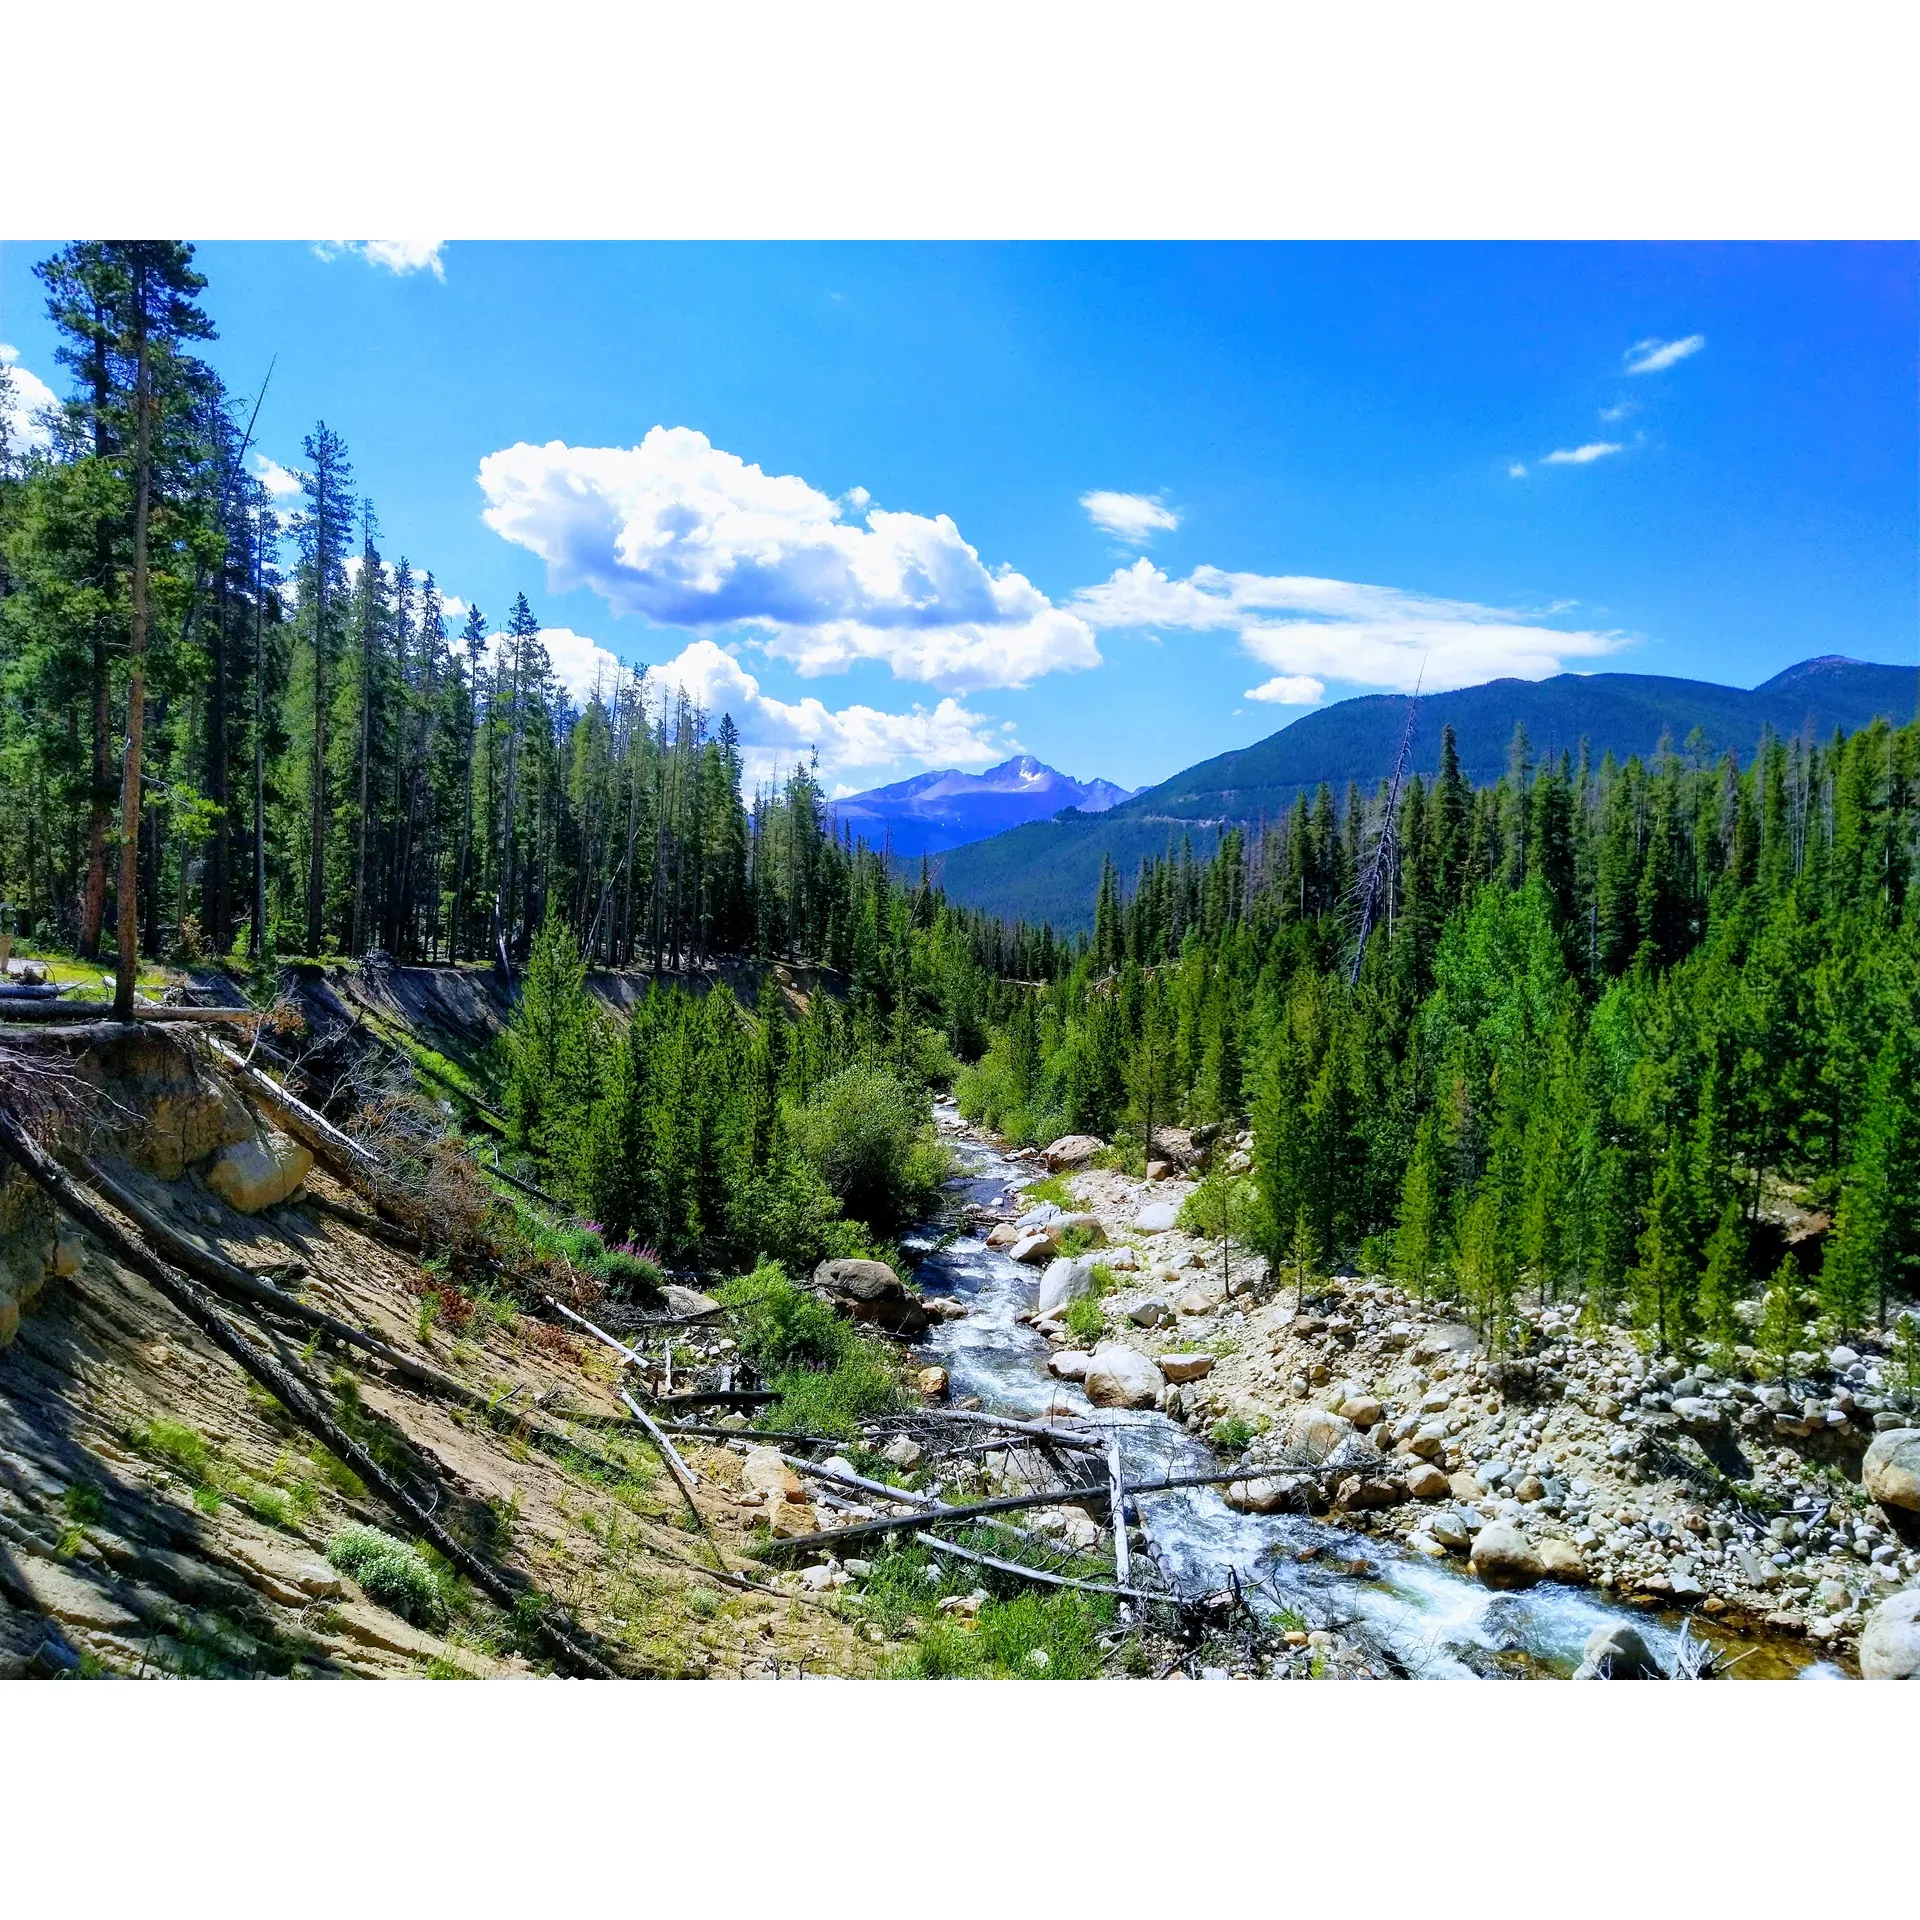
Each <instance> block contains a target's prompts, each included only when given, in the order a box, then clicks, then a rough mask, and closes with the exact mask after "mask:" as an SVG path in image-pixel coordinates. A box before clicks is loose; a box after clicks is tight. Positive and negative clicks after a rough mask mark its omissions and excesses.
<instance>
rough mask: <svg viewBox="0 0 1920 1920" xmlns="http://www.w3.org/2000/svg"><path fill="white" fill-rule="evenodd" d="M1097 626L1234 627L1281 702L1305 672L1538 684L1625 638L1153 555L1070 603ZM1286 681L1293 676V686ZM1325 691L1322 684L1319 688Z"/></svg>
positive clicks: (1457, 683)
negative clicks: (1269, 674) (1167, 570)
mask: <svg viewBox="0 0 1920 1920" xmlns="http://www.w3.org/2000/svg"><path fill="white" fill-rule="evenodd" d="M1072 604H1073V606H1074V608H1075V610H1076V611H1077V612H1079V613H1080V614H1082V615H1083V616H1084V617H1085V618H1086V620H1087V621H1088V623H1089V624H1090V625H1092V626H1093V627H1095V628H1112V627H1147V626H1154V627H1184V628H1188V629H1191V630H1193V631H1196V632H1198V631H1208V630H1215V631H1218V630H1231V631H1233V632H1235V633H1237V635H1238V637H1239V640H1240V645H1241V646H1242V648H1243V649H1244V650H1245V651H1246V652H1247V653H1248V654H1250V655H1251V656H1252V657H1253V658H1254V659H1256V660H1258V661H1259V662H1260V663H1261V664H1262V665H1263V666H1266V667H1268V668H1270V669H1271V670H1272V671H1273V673H1274V674H1275V675H1276V676H1277V677H1278V679H1277V683H1276V682H1275V681H1270V682H1268V683H1267V684H1268V686H1274V687H1276V691H1274V692H1272V693H1268V692H1266V691H1264V690H1260V689H1256V690H1255V691H1254V693H1253V694H1252V696H1251V697H1252V698H1254V699H1264V700H1271V701H1274V702H1278V703H1285V692H1283V691H1281V690H1278V689H1280V688H1285V689H1286V691H1291V692H1297V693H1304V691H1305V683H1306V682H1307V681H1308V680H1313V681H1323V680H1337V681H1344V682H1346V683H1348V684H1349V685H1354V686H1362V687H1382V688H1388V689H1392V690H1395V691H1400V692H1408V691H1411V690H1412V688H1413V687H1414V685H1415V684H1416V682H1419V681H1420V680H1421V677H1422V666H1423V663H1424V669H1425V672H1424V684H1425V685H1426V686H1428V687H1430V688H1434V689H1436V690H1439V689H1444V688H1447V687H1465V686H1472V685H1474V684H1475V683H1477V682H1479V681H1482V680H1492V679H1498V678H1501V677H1503V676H1512V677H1515V678H1518V679H1522V680H1541V679H1545V678H1546V677H1547V676H1548V675H1549V674H1555V673H1560V672H1564V671H1565V669H1566V663H1567V662H1568V661H1569V660H1578V659H1591V658H1595V657H1598V656H1601V655H1605V654H1609V653H1613V652H1615V651H1617V650H1618V649H1619V648H1620V647H1622V646H1624V645H1626V644H1627V642H1626V639H1625V637H1624V636H1623V635H1620V634H1615V633H1600V632H1593V631H1566V630H1563V629H1561V628H1557V627H1545V626H1541V625H1539V624H1537V622H1536V621H1535V620H1532V619H1529V618H1528V617H1527V616H1526V615H1525V614H1523V613H1519V612H1516V611H1514V610H1512V609H1510V608H1503V607H1487V606H1481V605H1478V604H1477V603H1475V602H1473V601H1470V600H1445V599H1441V598H1438V597H1437V596H1434V595H1428V594H1416V593H1406V592H1403V591H1401V590H1400V589H1399V588H1397V587H1375V586H1367V585H1365V584H1362V583H1360V582H1357V581H1351V580H1321V579H1315V578H1313V577H1311V576H1307V575H1298V574H1282V575H1267V574H1256V573H1227V572H1223V571H1222V570H1221V569H1220V568H1218V567H1196V568H1195V569H1194V570H1193V572H1192V573H1191V574H1189V575H1188V576H1187V578H1186V579H1184V580H1174V579H1170V578H1169V577H1168V576H1167V575H1166V574H1164V573H1162V572H1161V571H1160V569H1159V568H1158V567H1156V566H1154V565H1153V563H1152V562H1151V561H1149V560H1136V561H1135V562H1134V563H1133V565H1132V566H1131V567H1122V568H1121V569H1119V570H1118V571H1117V572H1116V573H1115V574H1114V575H1113V577H1112V578H1111V579H1109V580H1106V581H1103V582H1102V583H1101V584H1100V585H1099V586H1097V587H1086V588H1083V589H1082V590H1081V591H1080V592H1079V593H1077V594H1075V595H1074V597H1073V602H1072ZM1288 683H1291V684H1290V685H1289V684H1288ZM1322 691H1323V692H1324V689H1322Z"/></svg>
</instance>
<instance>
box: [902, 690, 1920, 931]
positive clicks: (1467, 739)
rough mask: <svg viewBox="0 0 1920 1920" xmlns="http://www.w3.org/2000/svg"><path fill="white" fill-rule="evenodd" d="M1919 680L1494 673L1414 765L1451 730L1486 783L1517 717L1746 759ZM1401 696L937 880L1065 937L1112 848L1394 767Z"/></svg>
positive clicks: (1435, 726)
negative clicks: (1691, 741) (1698, 743)
mask: <svg viewBox="0 0 1920 1920" xmlns="http://www.w3.org/2000/svg"><path fill="white" fill-rule="evenodd" d="M1917 691H1920V683H1917V682H1916V676H1915V672H1914V669H1913V668H1912V667H1887V666H1875V665H1871V664H1869V663H1867V662H1865V661H1860V660H1848V659H1844V658H1842V657H1841V656H1839V655H1837V654H1826V655H1823V656H1821V657H1820V658H1819V659H1815V660H1803V661H1802V662H1801V663H1800V664H1799V665H1798V666H1795V667H1788V668H1787V669H1786V671H1785V672H1784V673H1777V674H1775V675H1774V677H1773V678H1772V679H1771V680H1768V681H1766V682H1765V683H1764V684H1763V685H1761V686H1758V687H1754V688H1751V689H1748V688H1744V687H1721V686H1715V685H1713V684H1712V683H1711V682H1710V681H1705V680H1677V679H1668V678H1666V677H1665V676H1663V675H1658V674H1650V673H1593V674H1574V673H1563V674H1559V675H1556V676H1555V677H1554V678H1553V679H1551V680H1493V681H1489V682H1488V683H1487V684H1486V685H1485V686H1479V687H1462V688H1460V689H1459V690H1458V691H1457V692H1453V693H1437V694H1431V695H1429V696H1428V697H1427V698H1425V699H1423V700H1422V701H1421V703H1420V721H1419V730H1418V732H1417V734H1416V735H1415V739H1414V751H1413V766H1414V769H1415V771H1417V772H1419V773H1421V774H1423V775H1426V776H1428V777H1429V778H1430V777H1431V776H1432V774H1433V771H1434V769H1435V767H1436V766H1437V764H1438V762H1439V757H1440V733H1441V729H1442V728H1443V727H1446V726H1448V725H1451V726H1452V728H1453V731H1454V738H1455V742H1456V744H1457V747H1458V750H1459V754H1460V764H1461V767H1462V769H1463V771H1464V772H1465V773H1466V775H1467V777H1468V778H1469V779H1470V780H1473V781H1475V782H1477V783H1484V782H1487V781H1492V780H1496V779H1498V778H1499V777H1500V775H1501V773H1502V772H1503V771H1504V770H1505V768H1506V764H1507V748H1508V745H1509V743H1510V742H1511V740H1512V738H1513V729H1514V726H1515V723H1516V722H1518V723H1520V724H1522V725H1524V726H1525V727H1526V730H1527V737H1528V738H1529V740H1530V741H1531V742H1532V744H1533V750H1534V753H1535V755H1536V757H1543V756H1547V755H1553V754H1558V753H1560V752H1561V751H1562V750H1566V751H1569V752H1572V753H1575V754H1577V753H1578V752H1579V748H1580V743H1581V742H1582V741H1583V740H1584V741H1586V742H1587V743H1588V746H1589V749H1590V751H1591V752H1592V755H1593V758H1594V760H1595V761H1596V762H1598V761H1599V760H1600V759H1601V757H1602V756H1603V755H1605V754H1607V753H1612V754H1614V755H1616V756H1617V757H1618V758H1620V759H1623V760H1624V759H1625V758H1626V757H1627V756H1628V755H1629V754H1634V753H1638V754H1643V755H1644V754H1647V753H1651V752H1652V751H1653V749H1654V748H1655V747H1656V746H1658V744H1659V742H1660V737H1661V735H1662V734H1669V735H1671V736H1672V739H1673V742H1674V745H1675V746H1676V747H1679V746H1684V745H1685V744H1686V742H1687V740H1688V738H1689V737H1690V736H1691V735H1692V734H1693V732H1694V731H1695V729H1696V728H1697V729H1698V730H1699V731H1700V733H1701V734H1702V735H1703V736H1704V737H1705V739H1706V742H1707V746H1708V749H1709V750H1710V751H1711V752H1713V753H1716V754H1718V753H1720V752H1722V751H1724V750H1725V749H1726V748H1728V747H1731V748H1733V749H1734V750H1735V752H1737V753H1738V754H1739V755H1740V756H1741V758H1742V760H1743V761H1744V760H1745V759H1746V758H1747V757H1748V756H1749V755H1750V754H1751V753H1752V752H1753V749H1754V747H1755V745H1756V744H1757V743H1758V741H1759V738H1760V734H1761V731H1762V729H1763V728H1767V727H1771V728H1772V729H1773V731H1774V732H1775V733H1779V734H1789V735H1790V734H1794V733H1798V732H1799V731H1800V730H1801V729H1802V728H1803V727H1808V726H1811V727H1812V729H1813V730H1814V732H1815V733H1816V734H1821V735H1825V734H1830V733H1831V732H1832V731H1833V730H1834V728H1835V727H1840V728H1843V729H1844V730H1845V731H1847V732H1849V733H1851V732H1852V731H1853V730H1854V729H1855V728H1856V727H1863V726H1866V725H1868V724H1869V723H1870V722H1871V721H1872V720H1873V719H1874V717H1875V716H1876V715H1880V714H1884V715H1885V716H1886V717H1887V718H1889V719H1891V720H1895V721H1899V722H1905V721H1907V720H1910V719H1912V718H1913V717H1914V712H1915V705H1916V692H1917ZM1406 711H1407V703H1406V701H1405V700H1404V699H1402V698H1400V697H1399V696H1398V695H1390V694H1369V695H1364V696H1362V697H1361V698H1359V699H1356V700H1342V701H1340V702H1339V703H1338V704H1337V705H1334V706H1331V707H1323V708H1321V709H1320V710H1319V711H1318V712H1316V713H1310V714H1307V715H1305V716H1304V717H1302V718H1301V719H1299V720H1296V721H1294V722H1293V724H1292V725H1291V726H1288V727H1283V728H1281V730H1280V731H1279V732H1278V733H1275V734H1270V735H1269V736H1268V737H1267V738H1266V739H1265V740H1261V741H1259V742H1257V743H1256V744H1255V745H1253V746H1251V747H1243V748H1241V749H1240V750H1239V751H1238V752H1234V753H1223V754H1221V755H1219V756H1218V757H1217V758H1215V759H1212V760H1203V761H1202V762H1201V763H1200V764H1199V765H1198V766H1197V767H1189V768H1188V769H1187V770H1186V771H1185V772H1184V773H1177V774H1175V775H1174V776H1173V778H1172V779H1171V780H1165V781H1162V782H1161V783H1160V785H1159V786H1157V787H1148V788H1146V789H1144V790H1143V791H1142V792H1140V793H1138V794H1136V795H1134V796H1133V797H1132V798H1131V799H1128V800H1125V801H1123V802H1120V803H1118V804H1115V805H1113V806H1110V807H1108V808H1106V809H1104V810H1102V811H1101V812H1099V813H1098V814H1094V813H1092V812H1091V811H1090V810H1088V809H1084V808H1083V809H1082V810H1081V811H1079V812H1078V813H1069V814H1065V815H1063V816H1061V817H1059V818H1056V819H1048V820H1039V821H1034V822H1033V823H1031V824H1029V825H1026V826H1021V827H1017V828H1015V829H1013V830H1012V831H1011V832H1006V833H1000V834H997V835H996V836H995V837H994V838H992V839H990V840H980V841H977V842H975V843H974V844H972V845H970V846H964V847H956V848H955V849H954V850H953V851H951V852H949V853H946V854H944V855H943V856H942V857H941V860H940V862H939V878H940V883H941V884H942V885H943V886H944V887H945V888H946V890H947V894H948V897H949V898H950V899H952V900H953V901H954V902H955V903H956V904H958V905H963V906H969V907H978V908H982V909H984V910H986V911H989V912H993V913H997V914H1001V915H1003V916H1004V917H1006V918H1008V919H1024V920H1030V921H1039V920H1050V921H1052V923H1053V925H1054V927H1055V928H1056V929H1057V930H1059V931H1062V932H1068V931H1073V930H1075V929H1078V928H1081V927H1086V926H1089V925H1091V923H1092V919H1093V896H1094V891H1095V889H1096V887H1097V886H1098V884H1099V880H1100V866H1101V862H1102V861H1103V860H1104V859H1105V858H1107V857H1108V856H1109V855H1111V856H1112V859H1113V863H1114V865H1115V866H1116V867H1117V868H1118V869H1119V871H1120V876H1121V879H1122V881H1123V882H1124V881H1129V880H1131V879H1132V877H1133V873H1134V870H1135V869H1136V868H1137V866H1138V865H1139V862H1140V860H1141V858H1142V856H1143V855H1150V854H1159V853H1164V852H1165V851H1166V850H1167V847H1168V846H1169V844H1174V843H1177V842H1178V841H1179V840H1180V839H1181V838H1182V837H1183V836H1191V838H1192V840H1193V846H1194V852H1195V853H1196V854H1202V855H1204V854H1206V853H1209V852H1211V851H1212V849H1213V846H1214V843H1215V841H1216V840H1217V839H1218V837H1219V833H1220V830H1221V828H1222V827H1224V826H1228V825H1234V824H1238V825H1242V826H1248V827H1251V826H1253V825H1255V824H1256V823H1257V822H1258V821H1260V820H1261V819H1263V818H1264V819H1267V820H1272V819H1275V818H1277V817H1278V816H1280V815H1282V814H1284V813H1286V811H1287V810H1288V809H1289V808H1290V807H1291V806H1292V805H1293V803H1294V800H1295V798H1296V797H1297V796H1299V795H1301V794H1305V795H1307V796H1308V797H1309V798H1311V797H1312V795H1313V793H1314V790H1315V789H1316V788H1317V787H1318V786H1319V785H1320V783H1321V782H1322V781H1325V782H1326V784H1327V785H1328V786H1329V787H1331V788H1332V789H1333V791H1334V794H1335V796H1336V798H1337V797H1338V796H1339V795H1340V794H1341V793H1342V792H1343V791H1344V790H1345V788H1346V785H1347V782H1348V781H1349V780H1356V781H1358V782H1359V783H1360V785H1361V786H1362V787H1363V788H1371V787H1372V786H1373V785H1374V784H1375V783H1376V782H1377V781H1380V780H1382V779H1385V778H1386V777H1387V776H1388V775H1389V774H1390V773H1391V772H1392V771H1393V761H1394V756H1395V754H1396V753H1397V752H1398V751H1399V746H1400V732H1401V728H1402V727H1403V726H1404V724H1405V721H1406Z"/></svg>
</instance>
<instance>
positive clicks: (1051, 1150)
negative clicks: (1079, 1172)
mask: <svg viewBox="0 0 1920 1920" xmlns="http://www.w3.org/2000/svg"><path fill="white" fill-rule="evenodd" d="M1106 1145H1107V1143H1106V1142H1105V1141H1104V1140H1096V1139H1095V1138H1094V1136H1093V1135H1092V1134H1090V1133H1069V1134H1063V1135H1062V1136H1061V1137H1060V1138H1059V1139H1058V1140H1056V1141H1055V1142H1054V1143H1053V1145H1052V1146H1050V1147H1048V1148H1047V1149H1046V1150H1045V1152H1043V1153H1042V1154H1041V1156H1040V1157H1041V1159H1043V1160H1044V1161H1045V1162H1046V1163H1047V1171H1048V1172H1049V1173H1064V1172H1066V1171H1067V1169H1068V1168H1070V1167H1084V1166H1085V1165H1086V1164H1087V1162H1088V1161H1089V1160H1091V1159H1092V1158H1093V1156H1094V1155H1095V1154H1096V1153H1103V1152H1105V1151H1106Z"/></svg>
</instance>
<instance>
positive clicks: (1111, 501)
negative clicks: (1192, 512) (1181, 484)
mask: <svg viewBox="0 0 1920 1920" xmlns="http://www.w3.org/2000/svg"><path fill="white" fill-rule="evenodd" d="M1080 504H1081V505H1082V506H1083V507H1085V508H1086V510H1087V518H1088V519H1089V520H1091V521H1092V522H1093V524H1094V525H1095V526H1096V527H1100V528H1102V529H1104V530H1105V531H1106V532H1108V533H1111V534H1114V535H1115V536H1117V537H1118V538H1119V539H1122V540H1124V541H1125V542H1126V543H1127V545H1128V546H1130V547H1144V546H1145V545H1146V544H1147V542H1148V541H1149V540H1151V539H1152V538H1153V536H1154V535H1155V534H1156V533H1171V532H1172V531H1173V530H1174V528H1175V527H1177V526H1178V525H1179V524H1180V516H1179V515H1178V514H1177V513H1175V512H1173V510H1172V509H1171V508H1169V507H1164V506H1162V505H1161V504H1160V502H1159V501H1158V500H1156V499H1153V498H1151V497H1150V496H1149V495H1147V494H1144V493H1101V492H1094V493H1083V494H1082V495H1081V496H1080Z"/></svg>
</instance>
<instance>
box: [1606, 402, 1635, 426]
mask: <svg viewBox="0 0 1920 1920" xmlns="http://www.w3.org/2000/svg"><path fill="white" fill-rule="evenodd" d="M1639 411H1640V402H1639V401H1638V400H1616V401H1615V402H1614V404H1613V405H1612V406H1610V407H1602V408H1601V409H1600V418H1601V419H1602V421H1604V422H1605V423H1606V424H1607V425H1608V426H1611V425H1612V424H1613V423H1614V422H1615V421H1616V420H1626V419H1630V418H1631V417H1632V416H1633V415H1634V414H1636V413H1638V412H1639Z"/></svg>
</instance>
